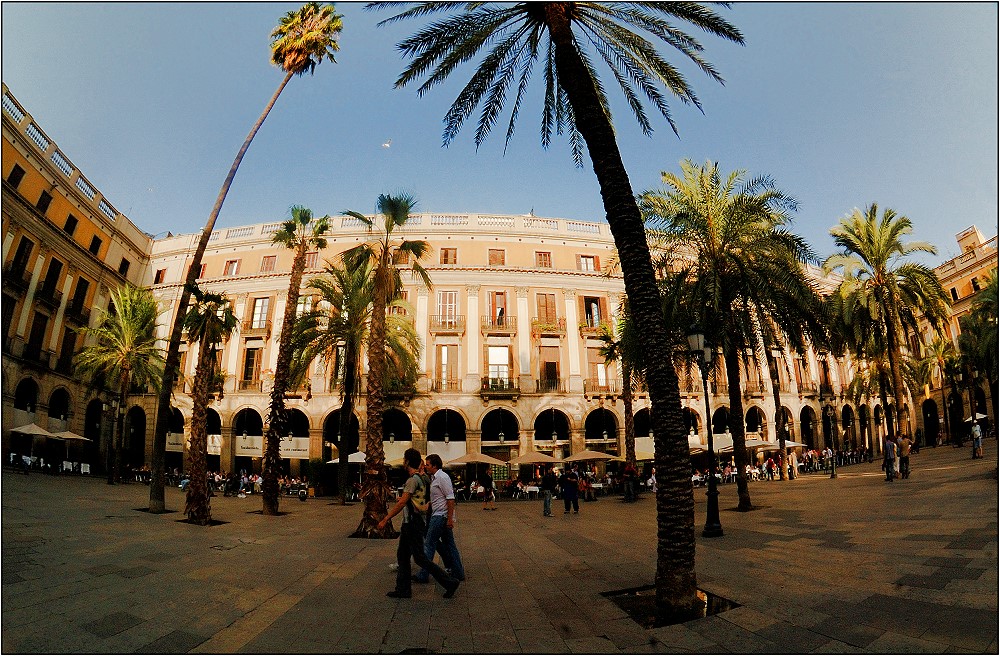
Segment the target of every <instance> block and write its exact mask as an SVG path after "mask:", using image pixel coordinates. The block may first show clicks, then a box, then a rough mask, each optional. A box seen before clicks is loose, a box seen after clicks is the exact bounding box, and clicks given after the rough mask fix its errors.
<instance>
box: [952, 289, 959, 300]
mask: <svg viewBox="0 0 1000 656" xmlns="http://www.w3.org/2000/svg"><path fill="white" fill-rule="evenodd" d="M951 300H953V301H957V300H958V290H957V289H955V288H954V287H952V288H951Z"/></svg>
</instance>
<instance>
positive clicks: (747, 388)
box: [743, 380, 764, 398]
mask: <svg viewBox="0 0 1000 656" xmlns="http://www.w3.org/2000/svg"><path fill="white" fill-rule="evenodd" d="M743 396H744V397H747V398H753V397H759V398H763V397H764V383H762V382H761V381H759V380H747V381H744V384H743Z"/></svg>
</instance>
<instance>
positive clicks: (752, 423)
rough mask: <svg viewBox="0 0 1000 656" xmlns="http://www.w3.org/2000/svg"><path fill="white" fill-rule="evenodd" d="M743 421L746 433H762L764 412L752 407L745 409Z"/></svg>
mask: <svg viewBox="0 0 1000 656" xmlns="http://www.w3.org/2000/svg"><path fill="white" fill-rule="evenodd" d="M745 421H746V432H747V433H762V432H763V431H764V426H765V425H766V421H765V419H764V412H763V411H762V410H761V409H760V408H759V407H757V406H755V405H752V406H750V407H749V408H747V412H746V417H745Z"/></svg>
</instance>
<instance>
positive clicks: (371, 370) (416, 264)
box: [343, 194, 431, 538]
mask: <svg viewBox="0 0 1000 656" xmlns="http://www.w3.org/2000/svg"><path fill="white" fill-rule="evenodd" d="M415 206H416V200H414V198H413V197H412V196H409V195H407V194H400V195H398V196H391V195H387V194H382V195H380V196H379V197H378V200H377V201H376V203H375V208H376V212H377V214H378V216H376V217H375V220H372V219H370V218H368V217H367V216H365V215H364V214H361V213H359V212H353V211H346V212H344V215H345V216H350V217H353V218H355V219H357V220H358V221H360V222H361V223H363V224H365V225H366V226H367V227H368V231H369V232H372V231H373V230H374V229H376V222H380V224H379V225H378V226H377V230H378V232H377V234H376V236H375V238H374V239H371V240H369V241H367V242H365V243H363V244H359V245H357V246H355V247H354V248H352V249H350V250H348V251H345V252H344V254H343V258H344V264H345V265H346V266H347V268H349V269H358V268H362V267H367V266H369V264H370V265H371V266H372V268H373V273H372V278H373V280H372V315H371V321H370V328H369V335H368V389H367V399H366V405H367V420H366V422H365V424H366V426H365V469H364V473H365V475H364V478H363V480H362V483H361V500H362V502H363V503H364V505H365V510H364V514H363V515H362V516H361V523H360V524H359V525H358V528H357V530H356V531H355V532H354V536H355V537H366V538H382V537H392V536H394V535H395V529H393V528H392V524H387V525H386V527H385V529H384V530H381V531H380V530H379V528H378V524H379V522H380V521H381V520H382V518H383V517H385V516H386V515H387V514H388V507H387V505H386V500H387V499H388V498H389V481H388V479H387V478H386V473H385V450H384V449H383V448H382V409H383V384H384V381H385V361H386V350H385V344H386V307H387V306H388V304H389V302H390V300H391V299H393V298H398V297H399V296H400V295H401V293H400V290H401V289H402V279H401V278H400V275H399V269H397V268H396V266H395V264H394V263H395V262H396V261H397V260H398V258H400V257H401V256H403V257H406V258H407V259H409V261H410V262H411V269H410V270H411V272H412V274H413V275H414V276H415V277H417V278H418V279H419V280H420V282H422V283H423V285H424V286H425V287H427V288H428V289H429V288H430V287H431V279H430V276H428V275H427V271H426V270H425V269H424V267H423V266H421V265H420V259H421V258H422V257H423V256H424V255H426V254H427V253H428V252H429V250H430V245H429V244H428V243H427V242H426V241H422V240H407V239H403V238H401V237H399V236H398V235H399V233H398V232H397V231H399V232H402V231H403V229H405V227H406V224H407V222H408V221H409V220H410V212H412V211H413V208H414V207H415Z"/></svg>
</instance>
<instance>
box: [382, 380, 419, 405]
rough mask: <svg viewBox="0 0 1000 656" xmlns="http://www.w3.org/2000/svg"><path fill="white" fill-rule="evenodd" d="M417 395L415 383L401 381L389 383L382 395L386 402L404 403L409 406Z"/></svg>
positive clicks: (383, 389)
mask: <svg viewBox="0 0 1000 656" xmlns="http://www.w3.org/2000/svg"><path fill="white" fill-rule="evenodd" d="M416 393H417V388H416V386H415V385H414V384H413V383H408V382H404V381H399V380H392V381H389V382H388V383H387V384H386V385H384V386H383V387H382V395H383V396H384V398H385V400H386V401H402V402H403V403H404V404H407V403H409V402H410V399H412V398H413V395H414V394H416Z"/></svg>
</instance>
